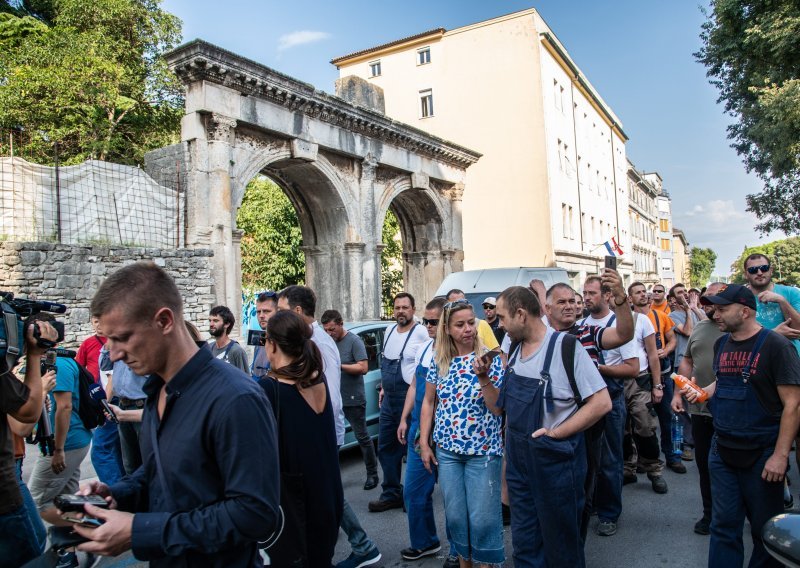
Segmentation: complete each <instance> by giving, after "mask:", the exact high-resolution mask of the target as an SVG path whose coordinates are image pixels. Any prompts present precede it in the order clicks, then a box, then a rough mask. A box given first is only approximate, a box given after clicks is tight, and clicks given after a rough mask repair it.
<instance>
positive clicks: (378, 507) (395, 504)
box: [369, 499, 405, 513]
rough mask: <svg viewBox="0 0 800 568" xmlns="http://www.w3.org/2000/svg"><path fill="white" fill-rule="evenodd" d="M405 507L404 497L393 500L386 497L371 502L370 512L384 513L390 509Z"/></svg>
mask: <svg viewBox="0 0 800 568" xmlns="http://www.w3.org/2000/svg"><path fill="white" fill-rule="evenodd" d="M403 507H405V505H404V503H403V500H402V499H395V500H392V501H389V500H386V499H377V500H375V501H370V502H369V512H370V513H383V512H384V511H388V510H389V509H402V508H403Z"/></svg>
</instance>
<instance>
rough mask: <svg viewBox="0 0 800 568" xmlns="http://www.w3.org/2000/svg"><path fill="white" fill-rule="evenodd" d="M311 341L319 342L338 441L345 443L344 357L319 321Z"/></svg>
mask: <svg viewBox="0 0 800 568" xmlns="http://www.w3.org/2000/svg"><path fill="white" fill-rule="evenodd" d="M311 331H312V335H311V341H313V342H314V343H316V344H317V347H318V348H319V352H320V353H321V354H322V372H323V373H324V375H325V381H326V382H327V383H328V392H329V393H330V394H331V406H332V407H333V420H334V422H335V423H336V443H337V444H338V445H339V446H341V445H342V444H344V412H342V392H341V390H342V386H341V385H342V359H341V357H339V348H338V347H336V342H335V341H334V340H333V338H332V337H331V336H330V335H328V334H327V333H325V330H324V329H322V326H321V325H319V322H316V321H315V322H314V323H313V324H311Z"/></svg>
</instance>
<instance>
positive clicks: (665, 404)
mask: <svg viewBox="0 0 800 568" xmlns="http://www.w3.org/2000/svg"><path fill="white" fill-rule="evenodd" d="M661 384H662V385H664V391H663V392H664V396H663V397H662V398H661V402H659V403H658V404H653V408H654V409H655V411H656V414H657V415H658V428H659V430H661V451H662V452H664V459H665V460H666V462H667V463H679V462H680V461H681V452H674V451H673V450H672V407H671V404H672V395H673V393H674V392H675V383H674V382H673V380H672V379H671V378H670V377H669V376H666V377H665V376H664V375H661Z"/></svg>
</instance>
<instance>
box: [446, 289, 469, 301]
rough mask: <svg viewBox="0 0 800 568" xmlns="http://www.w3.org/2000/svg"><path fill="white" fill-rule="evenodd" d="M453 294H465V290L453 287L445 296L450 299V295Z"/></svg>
mask: <svg viewBox="0 0 800 568" xmlns="http://www.w3.org/2000/svg"><path fill="white" fill-rule="evenodd" d="M452 294H464V290H460V289H459V288H453V289H452V290H450V291H449V292H447V294H445V295H444V297H445V298H446V299H447V300H449V299H450V296H451V295H452ZM464 296H466V294H464Z"/></svg>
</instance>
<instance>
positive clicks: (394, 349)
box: [383, 325, 430, 385]
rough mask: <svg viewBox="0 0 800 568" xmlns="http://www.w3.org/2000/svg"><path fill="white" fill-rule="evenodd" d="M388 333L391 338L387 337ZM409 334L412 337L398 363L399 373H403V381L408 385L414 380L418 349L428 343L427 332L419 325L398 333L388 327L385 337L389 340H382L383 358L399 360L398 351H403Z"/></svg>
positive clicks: (395, 328) (394, 328)
mask: <svg viewBox="0 0 800 568" xmlns="http://www.w3.org/2000/svg"><path fill="white" fill-rule="evenodd" d="M392 330H394V331H392ZM390 332H391V336H389V333H390ZM409 333H411V334H412V335H411V337H410V338H409V340H408V344H407V345H406V349H405V351H403V360H402V361H401V362H400V372H401V373H403V380H404V381H405V382H406V383H407V384H409V385H410V384H411V381H413V380H414V371H415V370H416V368H417V364H416V362H415V361H416V357H417V353H418V352H419V348H420V346H422V345H425V344H426V343H427V342H428V341H430V337H428V332H427V331H425V328H424V327H422V326H421V325H415V326H414V327H412V328H411V329H410V330H409V331H406V332H403V333H400V332H399V331H397V327H396V326H394V327H388V328H387V329H386V337H388V338H389V339H388V341H387V340H386V339H384V340H383V341H384V347H383V356H384V357H387V358H389V359H399V358H400V351H401V350H402V349H403V344H404V343H405V342H406V338H407V337H408V334H409Z"/></svg>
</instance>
